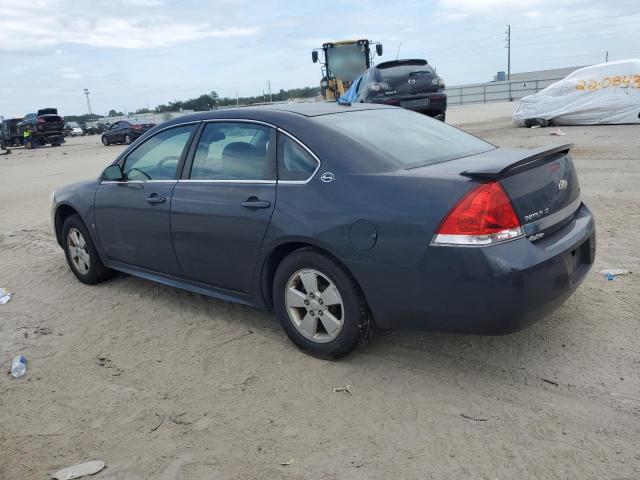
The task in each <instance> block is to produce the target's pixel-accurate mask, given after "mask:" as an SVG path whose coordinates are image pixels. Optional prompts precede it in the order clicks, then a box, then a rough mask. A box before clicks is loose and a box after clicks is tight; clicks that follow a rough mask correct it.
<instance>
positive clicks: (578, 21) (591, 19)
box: [518, 12, 640, 32]
mask: <svg viewBox="0 0 640 480" xmlns="http://www.w3.org/2000/svg"><path fill="white" fill-rule="evenodd" d="M633 15H640V12H626V13H619V14H617V15H608V16H605V17H594V18H586V19H582V20H574V21H573V22H562V24H560V25H545V26H541V27H530V28H521V29H519V30H518V31H519V32H532V31H536V30H545V29H548V28H558V26H565V25H576V24H580V23H588V22H595V21H599V20H606V19H609V18H619V17H630V16H633Z"/></svg>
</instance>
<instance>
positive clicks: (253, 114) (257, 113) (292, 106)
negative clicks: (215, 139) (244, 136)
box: [164, 102, 393, 125]
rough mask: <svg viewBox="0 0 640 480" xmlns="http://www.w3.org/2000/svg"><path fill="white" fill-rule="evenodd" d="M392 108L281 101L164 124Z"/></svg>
mask: <svg viewBox="0 0 640 480" xmlns="http://www.w3.org/2000/svg"><path fill="white" fill-rule="evenodd" d="M382 108H393V107H390V106H388V105H376V104H372V103H358V104H353V105H340V104H338V103H337V102H300V103H294V102H291V103H281V104H275V105H252V106H247V107H233V108H223V109H219V110H211V111H207V112H199V113H192V114H190V115H185V116H182V117H177V118H174V119H172V120H170V121H168V122H166V123H165V124H164V125H171V124H176V123H184V122H185V121H201V120H213V119H225V118H230V119H231V118H236V119H247V120H258V121H264V122H276V123H277V122H278V120H286V119H289V120H290V119H291V117H292V116H294V117H298V116H303V117H307V118H312V117H317V116H320V115H332V114H339V113H346V112H352V111H362V110H378V109H382Z"/></svg>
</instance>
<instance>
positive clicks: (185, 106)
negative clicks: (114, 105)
mask: <svg viewBox="0 0 640 480" xmlns="http://www.w3.org/2000/svg"><path fill="white" fill-rule="evenodd" d="M317 94H318V88H317V87H304V88H290V89H289V90H283V89H280V91H279V92H277V93H272V94H271V96H269V94H268V93H264V94H263V95H256V96H253V97H238V98H237V99H236V98H232V97H220V96H219V95H218V93H217V92H216V91H215V90H212V91H211V92H209V93H206V94H204V95H200V96H199V97H196V98H189V99H188V100H175V101H173V102H169V103H166V104H164V103H163V104H161V105H158V106H157V107H155V108H154V109H149V108H140V109H138V110H136V111H135V112H128V113H130V114H143V113H164V112H179V111H181V110H195V111H196V112H202V111H207V110H213V109H216V108H219V107H228V106H232V105H251V104H254V103H263V102H269V101H271V100H273V101H274V102H281V101H287V100H291V99H296V98H310V97H314V96H316V95H317ZM123 115H125V112H120V111H118V110H114V109H112V110H109V113H108V114H107V116H108V117H118V116H123ZM100 118H104V116H103V115H96V114H93V115H89V114H85V115H66V116H65V119H66V120H68V121H76V122H80V121H84V122H88V121H91V120H98V119H100Z"/></svg>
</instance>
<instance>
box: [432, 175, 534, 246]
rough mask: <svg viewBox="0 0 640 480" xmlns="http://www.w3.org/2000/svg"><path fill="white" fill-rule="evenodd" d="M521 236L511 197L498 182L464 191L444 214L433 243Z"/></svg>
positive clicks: (472, 242) (491, 242) (478, 242)
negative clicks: (454, 204)
mask: <svg viewBox="0 0 640 480" xmlns="http://www.w3.org/2000/svg"><path fill="white" fill-rule="evenodd" d="M521 236H522V228H521V227H520V221H519V220H518V217H517V215H516V212H515V210H514V209H513V205H512V204H511V200H510V199H509V197H508V196H507V194H506V193H505V191H504V189H503V188H502V186H501V185H500V184H499V183H498V182H489V183H483V184H482V185H479V186H477V187H476V188H474V189H473V190H471V191H470V192H469V193H467V194H466V195H465V196H464V197H462V199H461V200H460V201H459V202H458V203H457V204H456V206H455V207H453V209H452V210H451V211H450V212H449V214H448V215H447V216H446V218H445V219H444V221H443V222H442V224H441V225H440V228H438V231H437V232H436V235H435V236H434V237H433V241H432V244H433V245H494V244H496V243H500V242H504V241H506V240H513V239H514V238H518V237H521Z"/></svg>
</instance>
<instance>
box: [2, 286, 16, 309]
mask: <svg viewBox="0 0 640 480" xmlns="http://www.w3.org/2000/svg"><path fill="white" fill-rule="evenodd" d="M11 295H13V294H12V293H11V292H10V291H9V290H7V289H6V288H0V305H4V304H5V303H7V302H8V301H9V300H11Z"/></svg>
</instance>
